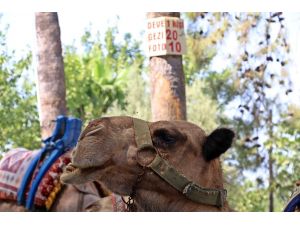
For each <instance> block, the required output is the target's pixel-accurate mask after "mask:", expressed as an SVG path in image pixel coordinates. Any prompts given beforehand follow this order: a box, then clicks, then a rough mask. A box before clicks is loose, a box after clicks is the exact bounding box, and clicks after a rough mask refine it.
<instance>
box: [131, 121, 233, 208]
mask: <svg viewBox="0 0 300 225" xmlns="http://www.w3.org/2000/svg"><path fill="white" fill-rule="evenodd" d="M133 124H134V129H135V140H136V144H137V147H138V149H139V150H141V149H142V148H143V147H145V146H150V147H151V148H153V149H155V150H156V156H155V158H154V160H153V161H152V162H151V163H149V164H148V165H146V167H148V168H151V169H152V170H153V171H154V172H155V173H156V174H157V175H159V176H160V177H161V178H162V179H164V180H165V181H166V182H167V183H169V184H170V185H171V186H172V187H174V188H175V189H176V190H178V191H180V192H181V193H182V194H184V195H185V196H186V197H187V198H188V199H190V200H192V201H194V202H197V203H201V204H208V205H213V206H217V207H222V206H223V205H224V203H225V200H226V195H227V191H226V190H225V189H212V188H204V187H201V186H199V185H197V184H195V183H194V182H192V181H190V180H188V179H187V178H186V177H185V176H184V175H182V174H180V173H179V172H178V171H177V170H176V169H175V168H174V167H173V166H171V165H170V164H169V163H168V162H167V161H166V160H164V159H163V158H162V157H161V156H160V155H159V154H158V153H157V149H156V148H155V147H154V146H153V144H152V139H151V134H150V130H149V127H148V124H147V122H146V121H143V120H140V119H136V118H133ZM142 166H145V165H142Z"/></svg>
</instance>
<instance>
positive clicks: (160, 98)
mask: <svg viewBox="0 0 300 225" xmlns="http://www.w3.org/2000/svg"><path fill="white" fill-rule="evenodd" d="M161 16H168V17H177V18H180V13H178V12H155V13H147V18H148V19H150V18H156V17H161ZM150 81H151V110H152V121H158V120H186V97H185V77H184V73H183V65H182V56H181V55H164V56H153V57H151V58H150Z"/></svg>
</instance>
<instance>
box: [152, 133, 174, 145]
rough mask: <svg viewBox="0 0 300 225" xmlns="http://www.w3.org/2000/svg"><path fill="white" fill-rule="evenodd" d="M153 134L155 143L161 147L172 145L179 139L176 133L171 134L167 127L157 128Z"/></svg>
mask: <svg viewBox="0 0 300 225" xmlns="http://www.w3.org/2000/svg"><path fill="white" fill-rule="evenodd" d="M153 136H154V138H153V142H154V145H157V146H159V147H164V148H166V147H169V146H170V145H173V144H175V143H176V141H177V138H176V135H174V134H171V133H170V132H169V131H168V130H167V129H159V130H156V131H154V134H153Z"/></svg>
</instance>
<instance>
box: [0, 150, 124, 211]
mask: <svg viewBox="0 0 300 225" xmlns="http://www.w3.org/2000/svg"><path fill="white" fill-rule="evenodd" d="M68 154H69V153H68ZM4 158H5V156H4ZM4 158H3V159H4ZM3 159H2V160H3ZM0 164H1V163H0ZM0 176H1V170H0ZM0 192H1V191H0ZM0 194H1V193H0ZM35 210H36V211H44V210H45V209H44V208H39V207H37V208H36V209H35ZM25 211H27V209H26V208H25V207H23V206H21V205H18V204H17V202H16V201H15V200H13V199H10V200H8V199H6V200H4V199H1V198H0V212H25ZM49 211H52V212H83V211H86V212H91V211H92V212H95V211H108V212H113V211H125V204H124V203H123V201H122V199H121V196H118V195H115V194H113V193H111V192H109V191H108V190H107V189H106V188H105V187H103V186H101V185H100V184H99V183H98V182H88V183H85V184H75V185H72V184H65V185H63V186H62V188H61V190H60V191H59V192H58V193H57V195H56V198H55V200H54V203H53V205H52V206H51V208H50V210H49Z"/></svg>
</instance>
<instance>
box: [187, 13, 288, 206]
mask: <svg viewBox="0 0 300 225" xmlns="http://www.w3.org/2000/svg"><path fill="white" fill-rule="evenodd" d="M187 18H189V20H190V23H189V26H188V34H189V36H190V38H192V39H193V42H195V43H199V45H198V46H199V47H198V49H197V48H194V49H193V50H192V51H191V55H187V59H192V61H193V62H197V60H199V61H198V62H199V63H198V65H199V66H198V67H197V66H194V65H193V64H194V63H191V64H192V65H191V66H187V68H188V70H189V71H192V72H190V73H189V74H192V76H190V77H189V82H193V79H195V77H202V79H204V80H205V82H206V83H207V85H206V87H205V89H204V91H205V93H207V94H210V95H211V96H212V97H213V98H214V99H216V100H217V101H218V102H219V104H220V106H221V107H220V108H219V109H220V110H221V111H220V112H222V111H223V112H226V111H230V113H226V115H227V116H225V114H223V115H222V114H219V115H221V117H220V122H221V123H229V124H230V125H231V126H232V127H234V129H235V130H236V131H237V132H236V133H237V139H236V144H235V149H236V151H231V154H229V156H228V158H226V159H225V161H226V162H227V165H228V166H232V167H234V168H235V169H236V170H239V171H241V172H240V173H239V176H243V173H242V171H247V170H248V171H249V170H251V171H252V172H250V173H252V176H253V175H255V172H260V174H265V173H266V171H265V170H267V171H268V173H269V175H268V177H261V176H256V178H257V180H256V181H255V182H256V183H257V185H260V184H259V183H260V182H263V188H266V187H267V190H268V194H269V210H270V211H273V210H274V207H275V208H276V207H277V206H276V205H275V206H274V191H275V186H276V182H275V181H274V171H276V168H277V166H280V165H281V162H282V161H277V160H275V159H277V155H278V154H279V155H280V154H281V153H280V150H278V149H276V143H275V142H274V141H276V138H275V133H276V132H277V130H278V129H279V126H280V123H281V120H282V117H281V115H282V112H284V111H285V110H286V108H287V104H286V103H285V102H283V100H282V98H281V96H282V95H288V93H290V92H291V89H290V85H289V77H288V73H287V70H286V66H287V63H288V53H289V44H288V42H287V39H286V30H285V24H284V17H283V14H282V13H188V14H187ZM205 42H207V43H209V47H208V48H207V49H206V50H205V47H203V43H205ZM228 42H229V43H230V46H235V47H233V48H232V47H231V48H228V47H227V48H226V45H227V46H228V45H229V44H228ZM193 46H197V45H196V44H194V45H193ZM220 46H222V47H223V49H226V51H228V52H225V51H224V50H223V51H222V48H218V47H220ZM217 48H218V52H217V51H216V49H217ZM203 49H204V52H206V56H207V57H203V56H201V55H200V56H198V54H197V51H198V52H199V51H203ZM228 49H229V50H228ZM216 52H217V53H218V54H219V55H220V54H222V55H223V56H224V57H223V60H224V61H225V62H227V64H228V66H227V68H226V69H225V70H224V71H223V72H222V73H220V72H216V71H214V70H213V68H212V67H211V66H210V65H213V64H210V62H212V61H213V59H212V60H211V61H210V60H207V59H210V58H212V57H214V56H215V54H216ZM200 62H203V64H202V66H201V63H200ZM186 65H189V62H187V63H186ZM193 71H194V73H193ZM275 90H277V91H275ZM228 115H233V116H228ZM267 140H269V142H268V141H267ZM285 155H286V154H285ZM285 155H284V154H283V157H286V156H285ZM257 174H258V173H257ZM227 175H228V174H227ZM229 177H230V176H229ZM266 179H267V180H268V181H267V182H266ZM246 180H247V178H244V179H243V180H241V181H240V184H237V185H245V184H246V182H245V181H246ZM245 188H246V187H245ZM254 188H255V185H254ZM257 190H258V189H257ZM277 208H278V207H277ZM249 210H250V208H249ZM265 210H267V209H266V208H265Z"/></svg>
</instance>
